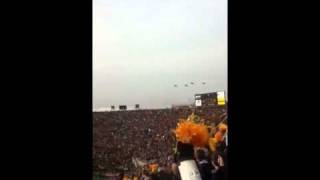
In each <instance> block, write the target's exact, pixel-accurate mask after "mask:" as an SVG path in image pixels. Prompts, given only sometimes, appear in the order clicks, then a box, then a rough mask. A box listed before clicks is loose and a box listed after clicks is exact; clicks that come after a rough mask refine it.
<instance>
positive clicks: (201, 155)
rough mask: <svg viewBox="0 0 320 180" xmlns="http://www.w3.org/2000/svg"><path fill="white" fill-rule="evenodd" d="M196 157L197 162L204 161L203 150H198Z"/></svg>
mask: <svg viewBox="0 0 320 180" xmlns="http://www.w3.org/2000/svg"><path fill="white" fill-rule="evenodd" d="M196 157H197V159H198V161H201V160H203V159H205V158H206V156H205V152H204V150H203V149H198V150H197V151H196Z"/></svg>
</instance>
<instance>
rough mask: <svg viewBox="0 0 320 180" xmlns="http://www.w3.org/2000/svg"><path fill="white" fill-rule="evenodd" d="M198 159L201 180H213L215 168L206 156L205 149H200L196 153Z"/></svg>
mask: <svg viewBox="0 0 320 180" xmlns="http://www.w3.org/2000/svg"><path fill="white" fill-rule="evenodd" d="M196 158H197V163H198V168H199V172H200V174H201V179H202V180H211V178H212V172H213V169H214V167H213V166H212V164H211V163H210V161H209V159H208V158H207V157H206V156H205V151H204V150H203V149H198V150H197V151H196Z"/></svg>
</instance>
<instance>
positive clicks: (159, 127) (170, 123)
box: [93, 107, 226, 180]
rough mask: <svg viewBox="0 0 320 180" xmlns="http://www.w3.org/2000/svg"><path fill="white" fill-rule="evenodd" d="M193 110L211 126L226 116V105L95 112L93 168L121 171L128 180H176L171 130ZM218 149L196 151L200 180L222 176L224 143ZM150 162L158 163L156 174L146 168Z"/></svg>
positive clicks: (108, 171) (102, 170) (101, 172)
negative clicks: (212, 152)
mask: <svg viewBox="0 0 320 180" xmlns="http://www.w3.org/2000/svg"><path fill="white" fill-rule="evenodd" d="M192 112H195V113H196V114H197V115H199V116H200V117H201V119H204V120H205V122H206V124H209V125H212V126H215V125H216V124H218V123H219V122H221V121H224V120H225V118H226V108H225V107H219V108H201V109H199V108H197V110H195V111H194V110H193V109H192V108H176V109H157V110H132V111H110V112H94V113H93V171H94V172H95V173H97V174H106V173H119V172H123V173H125V174H128V175H130V176H131V175H132V177H129V179H138V178H139V179H152V180H154V179H155V180H156V179H172V180H175V179H179V173H178V169H177V160H176V158H175V156H174V155H175V150H174V147H175V143H176V142H175V136H174V133H173V132H172V130H173V129H174V128H175V127H176V125H177V122H178V120H179V119H186V118H187V117H188V116H189V115H190V114H191V113H192ZM223 143H225V141H223ZM218 150H219V151H217V152H218V153H215V154H210V153H208V150H207V149H198V150H196V151H195V152H196V153H195V158H196V160H197V162H198V165H199V170H200V172H201V175H204V176H203V177H202V179H213V178H214V179H215V180H220V179H223V178H222V175H221V174H225V173H223V169H224V168H223V167H224V166H225V163H226V161H225V159H226V146H225V144H224V145H223V144H220V145H219V146H218ZM150 163H156V164H157V165H158V168H157V173H152V172H150V171H148V170H147V169H148V168H147V164H150ZM141 167H143V168H141ZM122 175H124V174H122ZM133 175H135V176H136V177H135V178H134V177H133ZM223 176H224V175H223Z"/></svg>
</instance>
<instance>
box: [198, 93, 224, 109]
mask: <svg viewBox="0 0 320 180" xmlns="http://www.w3.org/2000/svg"><path fill="white" fill-rule="evenodd" d="M217 97H218V96H217V93H216V92H213V93H205V94H196V95H195V101H196V104H195V105H196V106H217V105H218V100H217Z"/></svg>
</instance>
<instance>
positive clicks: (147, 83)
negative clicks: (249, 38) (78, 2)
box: [93, 0, 227, 109]
mask: <svg viewBox="0 0 320 180" xmlns="http://www.w3.org/2000/svg"><path fill="white" fill-rule="evenodd" d="M190 82H194V85H191V84H190ZM202 82H206V85H202ZM174 84H177V85H178V87H174ZM185 84H189V87H185V86H184V85H185ZM220 90H225V91H227V0H93V108H94V109H98V108H102V107H107V106H110V105H115V106H118V105H119V104H124V105H129V106H131V105H134V104H140V106H141V107H143V108H161V107H166V106H169V105H171V104H183V103H190V102H192V101H193V99H194V94H196V93H204V92H214V91H220Z"/></svg>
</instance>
